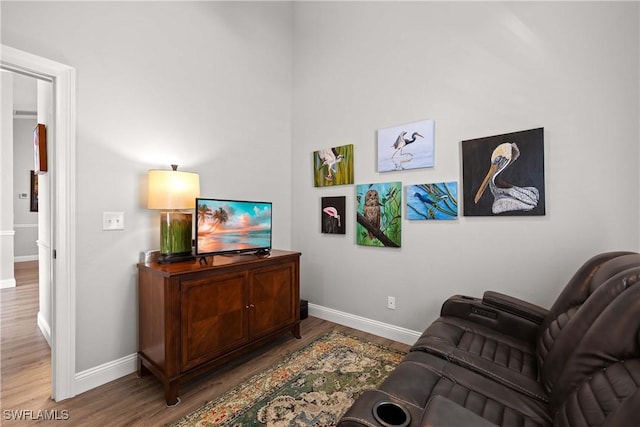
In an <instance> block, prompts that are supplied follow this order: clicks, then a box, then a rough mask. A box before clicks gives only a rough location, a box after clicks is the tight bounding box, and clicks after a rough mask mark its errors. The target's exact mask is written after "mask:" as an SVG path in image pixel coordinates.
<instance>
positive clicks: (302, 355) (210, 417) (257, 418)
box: [172, 331, 405, 427]
mask: <svg viewBox="0 0 640 427" xmlns="http://www.w3.org/2000/svg"><path fill="white" fill-rule="evenodd" d="M404 355H405V353H403V352H400V351H396V350H393V349H389V348H386V347H383V346H380V345H377V344H374V343H371V342H368V341H366V340H363V339H360V338H356V337H353V336H349V335H345V334H343V333H340V332H337V331H334V332H330V333H328V334H327V335H325V336H323V337H321V338H319V339H317V340H315V341H313V342H312V343H310V344H308V345H307V346H306V347H304V348H302V349H301V350H298V351H297V352H295V353H293V354H291V355H290V356H288V357H287V358H286V359H284V360H282V361H281V362H278V363H277V364H275V365H273V366H272V367H271V368H269V369H268V370H266V371H264V372H262V373H260V374H257V375H255V376H253V377H252V378H250V379H249V380H247V381H246V382H244V383H242V384H240V385H239V386H237V387H236V388H234V389H232V390H230V391H228V392H227V393H225V394H223V395H222V396H220V397H219V398H217V399H216V400H213V401H211V402H209V403H207V404H205V405H204V406H203V407H202V408H200V409H198V410H196V411H194V412H193V413H191V414H189V415H187V416H185V417H184V418H182V419H181V420H179V421H177V422H176V423H174V424H172V426H173V427H186V426H188V427H214V426H215V427H218V426H228V427H231V426H233V427H249V426H261V425H264V426H269V427H284V426H334V425H336V424H337V422H338V420H339V419H340V417H341V416H342V414H344V413H345V412H346V410H347V409H349V407H350V406H351V405H352V404H353V402H354V400H355V399H356V398H357V397H358V396H359V395H360V394H361V393H362V392H363V391H364V390H365V389H370V388H376V387H377V386H378V385H380V384H381V383H382V381H383V380H384V379H385V378H386V377H387V376H388V375H389V373H390V372H391V371H392V370H393V369H394V368H395V367H396V366H397V365H398V363H399V362H400V360H401V359H402V358H403V357H404Z"/></svg>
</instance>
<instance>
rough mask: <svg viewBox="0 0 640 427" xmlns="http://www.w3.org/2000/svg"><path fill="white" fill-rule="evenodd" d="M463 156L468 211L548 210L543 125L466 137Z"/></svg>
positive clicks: (522, 212) (512, 212) (523, 212)
mask: <svg viewBox="0 0 640 427" xmlns="http://www.w3.org/2000/svg"><path fill="white" fill-rule="evenodd" d="M462 156H463V180H464V184H463V188H464V214H465V215H469V216H473V215H544V214H545V206H544V132H543V128H538V129H531V130H528V131H522V132H514V133H510V134H504V135H497V136H493V137H488V138H480V139H476V140H468V141H463V142H462ZM516 160H517V162H516ZM487 188H488V189H489V191H487Z"/></svg>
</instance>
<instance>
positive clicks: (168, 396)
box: [164, 381, 180, 406]
mask: <svg viewBox="0 0 640 427" xmlns="http://www.w3.org/2000/svg"><path fill="white" fill-rule="evenodd" d="M179 385H180V384H179V383H178V382H177V381H171V382H169V383H168V384H165V385H164V399H165V402H166V403H167V406H176V405H177V404H178V403H180V398H179V397H178V387H179Z"/></svg>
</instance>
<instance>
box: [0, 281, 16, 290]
mask: <svg viewBox="0 0 640 427" xmlns="http://www.w3.org/2000/svg"><path fill="white" fill-rule="evenodd" d="M15 287H16V279H4V280H0V289H4V288H15Z"/></svg>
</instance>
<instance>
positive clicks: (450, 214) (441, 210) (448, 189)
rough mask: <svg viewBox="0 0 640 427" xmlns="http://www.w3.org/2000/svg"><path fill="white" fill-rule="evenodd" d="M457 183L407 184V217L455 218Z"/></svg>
mask: <svg viewBox="0 0 640 427" xmlns="http://www.w3.org/2000/svg"><path fill="white" fill-rule="evenodd" d="M457 218H458V183H457V182H439V183H434V184H420V185H409V186H407V219H414V220H416V219H422V220H425V219H457Z"/></svg>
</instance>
